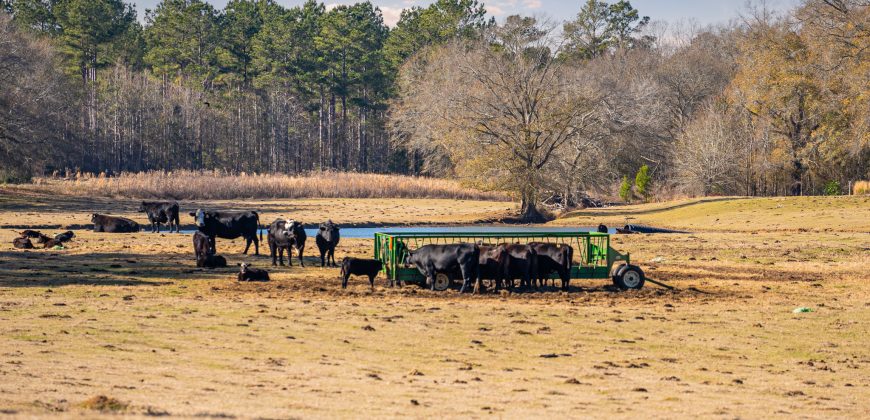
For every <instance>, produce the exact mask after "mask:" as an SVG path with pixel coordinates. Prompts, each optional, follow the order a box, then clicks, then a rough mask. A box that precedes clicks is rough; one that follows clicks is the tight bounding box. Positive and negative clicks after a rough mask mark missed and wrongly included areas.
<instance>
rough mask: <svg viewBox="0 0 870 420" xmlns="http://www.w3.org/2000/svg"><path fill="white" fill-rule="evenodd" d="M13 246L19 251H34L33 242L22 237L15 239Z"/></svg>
mask: <svg viewBox="0 0 870 420" xmlns="http://www.w3.org/2000/svg"><path fill="white" fill-rule="evenodd" d="M12 246H14V247H15V248H18V249H33V242H30V238H28V237H26V236H22V237H20V238H15V239H13V240H12Z"/></svg>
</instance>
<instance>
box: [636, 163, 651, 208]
mask: <svg viewBox="0 0 870 420" xmlns="http://www.w3.org/2000/svg"><path fill="white" fill-rule="evenodd" d="M650 181H651V178H650V176H649V166H647V165H643V166H641V167H640V169H639V170H638V171H637V175H635V177H634V188H635V189H636V190H637V193H638V194H639V195H640V196H641V197H643V199H644V200H649V198H650Z"/></svg>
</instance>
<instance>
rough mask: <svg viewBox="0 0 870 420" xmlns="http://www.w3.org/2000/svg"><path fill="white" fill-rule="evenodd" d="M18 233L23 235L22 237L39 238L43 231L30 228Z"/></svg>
mask: <svg viewBox="0 0 870 420" xmlns="http://www.w3.org/2000/svg"><path fill="white" fill-rule="evenodd" d="M18 234H19V235H21V237H22V238H38V237H40V236H43V235H42V232H40V231H38V230H30V229H27V230H25V231H23V232H19V233H18Z"/></svg>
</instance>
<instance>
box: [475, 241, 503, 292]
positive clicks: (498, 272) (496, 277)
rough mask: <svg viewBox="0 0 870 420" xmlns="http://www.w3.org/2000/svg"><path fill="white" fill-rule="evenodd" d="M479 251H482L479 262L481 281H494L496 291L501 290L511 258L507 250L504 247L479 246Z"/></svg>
mask: <svg viewBox="0 0 870 420" xmlns="http://www.w3.org/2000/svg"><path fill="white" fill-rule="evenodd" d="M478 249H480V256H479V257H478V260H477V262H478V270H480V271H479V273H480V274H479V277H480V279H481V280H483V279H486V280H492V281H493V282H494V283H495V290H499V289H500V288H501V286H502V281H503V280H504V278H505V275H506V274H507V263H508V259H509V258H510V256H509V255H508V253H507V250H505V248H504V246H502V245H497V246H492V245H479V246H478ZM482 286H483V285H482V284H481V287H482ZM477 291H479V292H480V291H481V290H480V289H478V290H477Z"/></svg>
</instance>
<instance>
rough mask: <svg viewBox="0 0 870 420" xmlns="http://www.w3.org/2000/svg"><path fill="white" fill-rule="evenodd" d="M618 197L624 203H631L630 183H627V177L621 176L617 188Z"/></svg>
mask: <svg viewBox="0 0 870 420" xmlns="http://www.w3.org/2000/svg"><path fill="white" fill-rule="evenodd" d="M619 197H620V198H622V201H625V202H626V203H630V202H631V182H628V175H623V176H622V184H621V185H620V186H619Z"/></svg>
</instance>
